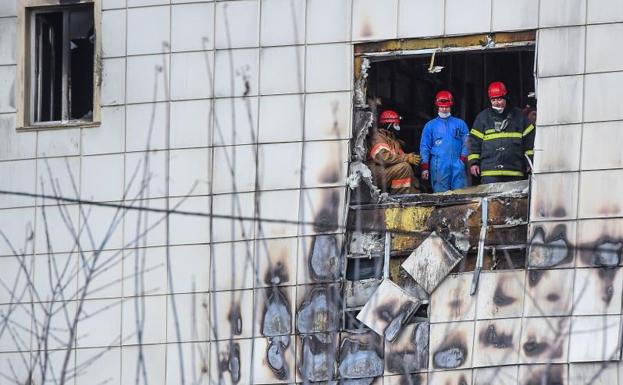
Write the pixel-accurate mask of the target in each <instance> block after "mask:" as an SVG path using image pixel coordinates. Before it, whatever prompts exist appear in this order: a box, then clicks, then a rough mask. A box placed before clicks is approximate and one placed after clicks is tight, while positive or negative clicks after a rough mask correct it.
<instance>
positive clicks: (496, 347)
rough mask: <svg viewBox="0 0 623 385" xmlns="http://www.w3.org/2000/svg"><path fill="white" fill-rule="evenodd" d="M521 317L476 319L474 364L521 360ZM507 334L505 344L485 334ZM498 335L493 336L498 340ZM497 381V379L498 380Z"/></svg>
mask: <svg viewBox="0 0 623 385" xmlns="http://www.w3.org/2000/svg"><path fill="white" fill-rule="evenodd" d="M519 330H521V318H509V319H498V320H480V321H476V330H475V332H474V334H476V335H477V336H478V337H477V338H475V343H474V364H473V365H474V366H479V367H483V366H498V365H512V364H516V363H517V362H518V360H519V349H520V346H519V338H520V336H521V334H520V333H519ZM492 335H493V336H496V337H497V338H500V337H501V336H506V338H505V340H504V344H500V343H498V342H493V343H491V342H492V341H491V340H490V339H487V337H485V336H492ZM496 337H493V338H491V339H492V340H493V341H498V340H497V339H496ZM496 383H497V381H496Z"/></svg>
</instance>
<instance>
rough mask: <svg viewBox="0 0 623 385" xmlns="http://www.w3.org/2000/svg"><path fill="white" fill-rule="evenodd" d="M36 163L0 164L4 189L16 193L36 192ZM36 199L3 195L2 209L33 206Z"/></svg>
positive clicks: (16, 162)
mask: <svg viewBox="0 0 623 385" xmlns="http://www.w3.org/2000/svg"><path fill="white" fill-rule="evenodd" d="M35 162H36V161H35V160H34V159H33V160H18V161H13V162H0V180H2V181H5V182H4V187H3V189H5V190H9V191H16V192H26V193H32V192H34V191H35V190H36V184H37V179H36V172H35V170H36V167H35V165H36V163H35ZM34 204H35V198H30V197H24V196H19V195H3V196H2V199H0V208H3V209H4V208H10V207H20V206H21V207H23V206H32V205H34Z"/></svg>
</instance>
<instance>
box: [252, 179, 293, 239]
mask: <svg viewBox="0 0 623 385" xmlns="http://www.w3.org/2000/svg"><path fill="white" fill-rule="evenodd" d="M257 194H258V202H259V212H257V213H256V215H257V217H258V218H260V219H259V220H258V226H257V230H256V237H257V238H276V237H288V236H294V235H296V234H297V230H298V225H297V222H298V219H299V191H298V190H283V191H264V192H261V193H257ZM262 219H269V220H272V222H268V221H263V220H262Z"/></svg>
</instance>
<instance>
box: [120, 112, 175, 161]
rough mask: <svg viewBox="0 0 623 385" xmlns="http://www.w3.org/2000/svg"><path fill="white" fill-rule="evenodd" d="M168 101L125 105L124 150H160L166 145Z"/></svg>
mask: <svg viewBox="0 0 623 385" xmlns="http://www.w3.org/2000/svg"><path fill="white" fill-rule="evenodd" d="M168 108H169V104H168V103H145V104H134V105H128V106H126V130H125V133H126V142H125V143H126V144H125V147H126V151H145V150H161V149H163V148H165V147H166V137H167V129H168V122H167V116H168V115H167V110H168Z"/></svg>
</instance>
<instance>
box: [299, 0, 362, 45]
mask: <svg viewBox="0 0 623 385" xmlns="http://www.w3.org/2000/svg"><path fill="white" fill-rule="evenodd" d="M351 6H352V0H343V1H333V0H307V20H306V21H307V43H311V44H313V43H332V42H338V41H347V40H349V39H350V24H351V17H350V14H351Z"/></svg>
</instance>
